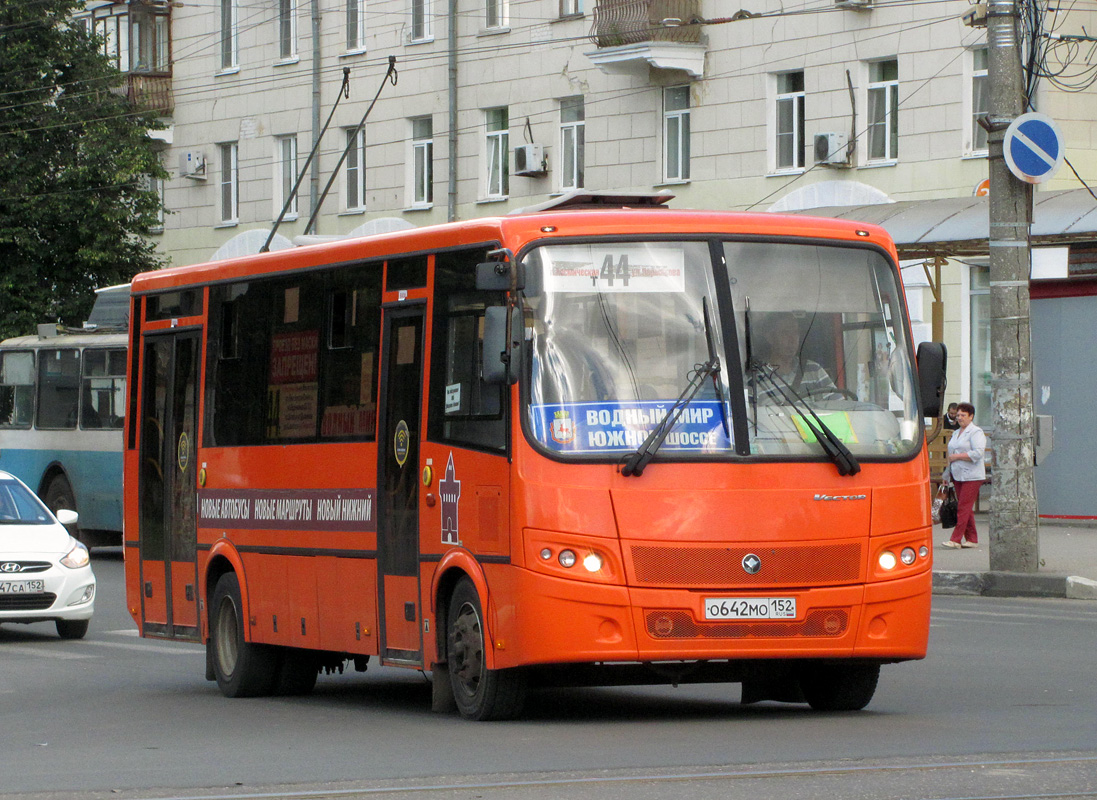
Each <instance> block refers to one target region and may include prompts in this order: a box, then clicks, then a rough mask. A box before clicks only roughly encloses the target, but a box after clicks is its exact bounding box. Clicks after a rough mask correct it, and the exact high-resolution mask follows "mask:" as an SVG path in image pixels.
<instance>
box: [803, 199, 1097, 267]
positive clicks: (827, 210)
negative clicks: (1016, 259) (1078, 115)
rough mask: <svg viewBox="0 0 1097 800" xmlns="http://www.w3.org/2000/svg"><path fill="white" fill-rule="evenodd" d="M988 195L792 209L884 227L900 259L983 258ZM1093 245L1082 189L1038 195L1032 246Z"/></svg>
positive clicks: (1092, 207)
mask: <svg viewBox="0 0 1097 800" xmlns="http://www.w3.org/2000/svg"><path fill="white" fill-rule="evenodd" d="M988 201H989V198H987V197H950V198H944V199H941V200H902V201H899V202H896V203H880V204H877V205H862V206H826V207H821V208H808V209H801V210H798V211H796V212H795V213H797V214H807V215H811V216H818V217H838V218H841V219H851V220H860V221H862V222H869V223H873V224H875V225H880V226H882V227H883V228H884V229H885V230H887V232H888V233H889V234H891V237H892V238H893V239H894V240H895V244H896V246H897V247H898V249H899V255H900V257H901V258H930V257H933V256H945V257H947V256H968V257H970V256H981V255H987V251H988V248H987V231H988V230H989V229H990V222H989V216H988V215H989V209H988ZM1080 242H1087V243H1092V242H1097V198H1094V197H1093V195H1091V194H1090V193H1089V191H1088V190H1086V189H1072V190H1069V191H1059V192H1037V193H1036V195H1035V202H1034V207H1033V222H1032V243H1033V245H1034V246H1038V247H1050V246H1054V245H1060V246H1062V245H1069V244H1072V243H1080Z"/></svg>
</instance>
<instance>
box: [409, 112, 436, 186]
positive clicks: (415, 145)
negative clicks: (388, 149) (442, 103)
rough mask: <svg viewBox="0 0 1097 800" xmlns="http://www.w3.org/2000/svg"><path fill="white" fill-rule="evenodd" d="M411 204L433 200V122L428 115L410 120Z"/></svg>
mask: <svg viewBox="0 0 1097 800" xmlns="http://www.w3.org/2000/svg"><path fill="white" fill-rule="evenodd" d="M411 181H412V187H411V204H412V205H413V206H429V205H430V204H431V203H433V202H434V123H433V121H432V120H431V118H430V117H420V118H418V119H413V120H412V121H411Z"/></svg>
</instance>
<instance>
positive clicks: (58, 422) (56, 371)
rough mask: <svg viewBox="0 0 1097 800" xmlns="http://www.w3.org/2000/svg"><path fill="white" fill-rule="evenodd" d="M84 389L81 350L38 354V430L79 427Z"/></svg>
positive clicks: (49, 351)
mask: <svg viewBox="0 0 1097 800" xmlns="http://www.w3.org/2000/svg"><path fill="white" fill-rule="evenodd" d="M79 389H80V351H79V350H76V349H71V350H70V349H64V350H44V349H43V350H39V351H38V427H39V428H75V427H76V412H77V407H78V404H79V400H80V397H79Z"/></svg>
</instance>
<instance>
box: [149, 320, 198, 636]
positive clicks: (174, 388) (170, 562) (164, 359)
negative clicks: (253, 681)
mask: <svg viewBox="0 0 1097 800" xmlns="http://www.w3.org/2000/svg"><path fill="white" fill-rule="evenodd" d="M200 341H201V339H200V336H199V334H198V332H196V331H189V332H184V333H171V334H165V335H150V336H146V337H145V339H144V345H145V349H144V365H143V370H142V374H143V386H142V392H141V412H140V413H141V416H140V423H141V444H140V458H141V469H140V472H139V475H140V477H139V485H138V492H139V502H140V526H141V530H140V543H141V548H140V553H141V619H142V627H143V632H144V633H145V634H151V635H153V636H165V637H172V638H184V639H197V638H198V564H197V559H196V550H197V547H196V545H197V529H196V511H197V497H198V492H197V481H196V480H195V473H196V471H197V466H196V464H195V460H196V459H195V444H196V438H197V432H198V356H199V353H200Z"/></svg>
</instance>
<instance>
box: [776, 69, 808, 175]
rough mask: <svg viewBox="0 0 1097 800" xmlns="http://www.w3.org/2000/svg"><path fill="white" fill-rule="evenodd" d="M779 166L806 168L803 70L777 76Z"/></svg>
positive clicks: (783, 167)
mask: <svg viewBox="0 0 1097 800" xmlns="http://www.w3.org/2000/svg"><path fill="white" fill-rule="evenodd" d="M776 110H777V124H776V133H777V137H776V155H777V161H776V166H777V169H779V170H783V169H803V168H804V73H803V70H801V71H799V72H783V73H781V74H779V75H778V76H777V109H776Z"/></svg>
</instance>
